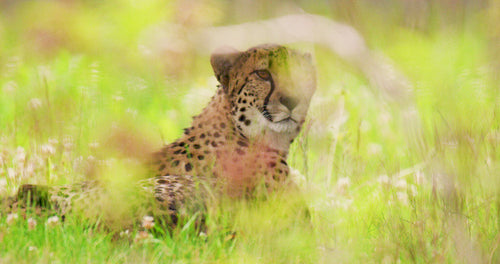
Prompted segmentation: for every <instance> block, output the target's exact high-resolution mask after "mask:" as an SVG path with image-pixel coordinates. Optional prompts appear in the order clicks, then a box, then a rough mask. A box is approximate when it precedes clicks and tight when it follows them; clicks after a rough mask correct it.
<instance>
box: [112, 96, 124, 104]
mask: <svg viewBox="0 0 500 264" xmlns="http://www.w3.org/2000/svg"><path fill="white" fill-rule="evenodd" d="M111 98H113V100H115V101H117V102H119V101H123V96H121V95H113V96H112V97H111Z"/></svg>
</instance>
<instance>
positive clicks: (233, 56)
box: [210, 47, 241, 93]
mask: <svg viewBox="0 0 500 264" xmlns="http://www.w3.org/2000/svg"><path fill="white" fill-rule="evenodd" d="M240 54H241V52H240V51H238V50H236V49H233V48H230V47H223V48H218V49H217V50H216V51H215V52H213V53H212V56H211V57H210V64H212V68H213V69H214V73H215V77H217V80H218V81H219V83H220V84H221V85H222V88H223V89H224V91H225V92H226V93H227V92H228V90H229V71H230V70H231V67H233V65H234V63H235V62H236V60H237V59H238V57H239V56H240Z"/></svg>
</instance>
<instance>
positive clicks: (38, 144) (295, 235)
mask: <svg viewBox="0 0 500 264" xmlns="http://www.w3.org/2000/svg"><path fill="white" fill-rule="evenodd" d="M181 2H182V1H180V2H175V1H171V2H170V1H167V2H166V3H165V2H162V1H144V2H139V1H118V0H113V1H107V2H106V4H103V3H100V2H99V1H82V2H80V1H66V2H65V1H23V2H12V1H11V2H9V1H6V2H5V3H1V4H0V5H1V6H2V10H1V13H0V14H1V15H0V45H1V46H0V192H1V193H0V196H2V197H6V196H10V195H13V194H14V193H15V191H16V189H17V187H18V186H19V185H20V184H23V183H40V184H48V185H58V184H65V183H74V182H79V181H82V180H85V179H89V178H91V179H100V180H101V181H103V182H106V183H107V188H106V189H107V190H106V195H105V196H104V197H103V198H101V199H100V200H99V201H98V204H96V205H93V206H91V207H89V208H84V210H83V212H84V213H83V214H82V215H80V214H75V215H72V216H69V217H67V218H66V221H65V222H64V223H62V221H61V220H60V219H59V220H56V219H57V218H54V215H48V216H47V215H45V216H44V215H37V214H35V213H31V212H29V213H27V214H21V213H19V214H18V215H17V218H16V217H15V215H12V214H11V215H7V214H6V213H5V212H0V262H1V263H499V262H500V249H499V247H500V233H499V229H500V93H499V79H498V77H496V76H497V75H498V74H499V71H498V68H495V63H497V59H498V58H497V59H495V57H494V54H498V47H496V48H495V45H493V44H492V43H494V42H492V39H494V37H495V30H496V32H497V33H496V36H497V37H498V36H499V35H500V33H498V32H500V29H499V28H498V26H497V23H496V22H495V19H496V17H498V16H496V15H495V12H496V11H495V10H496V9H495V7H494V6H493V7H490V8H488V7H484V8H482V9H478V10H476V11H474V12H470V13H467V14H464V16H463V17H461V18H460V19H458V20H457V21H458V22H456V21H455V20H453V18H450V20H452V21H451V22H450V21H445V22H443V21H441V22H439V21H438V20H439V19H436V17H440V16H439V15H436V12H437V13H438V14H439V12H440V10H438V11H436V10H434V9H433V10H434V11H433V12H434V13H433V14H434V15H433V16H432V17H434V18H433V19H432V18H431V19H429V21H430V22H429V23H430V25H427V26H426V27H425V28H424V29H419V28H415V27H409V26H407V25H406V26H405V25H402V24H398V23H397V21H398V20H397V17H399V16H401V15H402V14H401V13H398V12H397V11H394V10H393V9H389V10H387V9H383V8H382V9H380V7H377V8H374V9H371V8H369V6H363V5H362V6H361V7H359V10H358V11H357V12H360V13H358V14H364V15H366V16H363V18H360V17H358V19H357V20H356V19H354V20H356V21H355V22H356V23H353V24H354V25H355V26H356V28H358V29H359V30H360V32H361V33H362V34H363V35H364V36H365V37H366V38H367V43H368V44H369V45H370V46H371V47H372V48H374V49H375V50H377V51H380V52H381V53H383V54H384V55H385V56H387V57H389V58H390V59H391V60H392V61H393V62H394V63H395V64H396V65H397V68H398V69H399V70H401V71H402V72H403V73H404V74H405V75H406V76H407V77H408V79H409V81H410V82H411V84H412V88H413V90H414V96H415V98H414V101H415V112H414V115H413V116H414V117H415V118H414V119H408V117H407V116H406V115H405V111H406V108H405V107H402V106H400V105H398V104H397V103H394V102H389V101H386V100H384V99H383V98H381V97H380V96H379V95H378V93H377V92H376V91H375V92H374V89H373V88H369V86H370V85H369V83H368V81H367V79H366V77H365V76H362V75H361V74H359V73H358V71H357V70H355V69H354V68H353V67H352V65H349V64H347V63H345V62H343V61H341V60H339V58H338V57H336V56H335V54H333V53H332V52H331V51H329V50H325V49H323V48H321V47H317V48H316V50H315V53H316V61H317V65H318V79H319V85H318V90H317V93H316V95H315V98H314V99H313V104H312V106H311V110H310V114H309V121H308V126H306V129H304V131H303V132H302V134H301V136H300V138H299V140H296V141H295V143H294V144H293V145H292V149H291V153H290V156H289V163H290V164H291V166H292V167H294V168H295V169H296V170H297V173H296V174H297V175H298V176H297V180H298V181H299V183H300V187H301V191H300V193H290V192H287V193H284V194H275V195H272V196H271V197H269V198H268V199H267V200H265V201H231V202H227V203H223V205H222V206H219V207H214V208H212V209H211V210H210V213H209V215H208V219H207V226H208V229H207V232H206V233H202V234H199V233H197V232H195V230H194V228H193V226H192V223H188V224H187V225H186V226H181V227H179V228H178V229H176V230H175V231H174V232H173V234H169V235H155V236H153V235H150V234H149V233H148V232H144V231H143V230H144V229H143V228H142V227H141V226H140V223H139V224H136V225H134V226H132V227H131V224H133V223H137V219H141V218H142V217H143V215H140V214H139V215H134V214H133V213H131V212H136V213H137V212H140V209H137V208H136V207H137V203H134V201H133V199H131V198H130V197H131V195H130V189H129V188H128V187H129V186H130V185H131V183H132V182H135V181H136V180H138V179H141V178H142V177H144V176H145V175H144V174H143V173H142V169H143V168H141V166H140V164H141V162H142V161H143V160H144V157H145V156H146V155H147V153H149V152H150V151H153V150H155V149H157V148H159V147H160V146H161V145H162V144H164V143H167V142H171V141H173V140H175V138H176V137H178V136H179V135H181V133H182V128H184V127H187V126H189V124H190V119H191V116H193V115H195V114H197V113H198V112H199V111H200V110H201V109H202V107H203V106H204V104H205V103H206V102H207V101H208V99H209V98H210V95H211V94H212V93H213V92H214V91H215V84H216V81H215V78H214V77H213V74H212V71H211V68H210V65H209V57H208V56H207V55H196V54H195V53H190V52H189V51H188V52H186V53H185V54H183V55H182V56H178V54H177V56H176V54H154V55H153V56H146V55H145V53H144V52H143V49H142V47H141V46H140V45H139V46H138V44H137V43H138V41H139V40H140V39H141V34H142V32H143V31H144V30H145V29H146V28H147V27H148V26H151V25H154V24H157V23H161V22H162V21H165V20H167V21H177V22H179V21H181V22H183V23H185V24H186V25H188V26H193V27H194V26H196V25H206V24H225V23H229V22H233V20H235V16H237V15H233V16H225V15H224V14H225V12H228V10H231V9H230V6H229V4H228V3H226V2H224V1H214V3H212V2H210V4H209V1H200V2H199V3H198V2H195V1H193V2H194V3H196V4H193V6H187V7H186V6H183V4H182V3H181ZM323 4H324V3H323ZM305 5H306V6H305V7H304V8H306V10H308V11H316V12H322V14H324V15H327V16H330V17H331V18H334V19H336V18H338V19H342V16H341V15H339V13H335V12H330V13H329V12H328V11H325V8H324V7H323V6H321V4H318V6H316V5H314V4H305ZM492 5H494V4H492ZM498 7H499V6H498V4H496V8H498ZM190 8H191V9H190ZM464 8H465V7H464ZM269 9H271V8H269ZM176 10H177V12H176ZM186 10H189V12H191V13H189V12H188V11H186ZM200 10H202V11H203V12H202V11H200ZM207 10H208V11H207ZM266 10H268V9H266ZM320 10H323V11H320ZM180 11H185V12H187V13H189V14H187V15H186V14H184V13H182V12H180ZM389 11H391V12H389ZM442 11H443V12H444V11H446V10H445V9H443V10H442ZM387 12H389V13H390V15H387ZM207 14H209V15H207ZM266 14H267V13H266ZM398 15H399V16H398ZM444 15H445V13H443V16H444ZM384 19H385V20H384ZM455 19H456V18H455ZM381 21H385V22H381ZM497 21H498V19H497ZM350 22H352V21H350ZM492 32H493V33H492ZM495 52H497V53H495ZM181 58H182V59H181ZM497 66H498V65H497ZM409 126H414V127H417V128H418V130H411V131H413V132H414V131H419V132H418V134H415V133H413V134H410V133H408V131H409V129H408V127H409ZM132 197H133V195H132ZM304 201H305V203H306V204H307V207H308V210H309V214H310V217H304V215H303V212H302V211H303V210H302V209H303V204H304ZM103 226H104V228H103ZM233 231H234V232H236V236H234V237H233V235H232V234H233V233H232V232H233Z"/></svg>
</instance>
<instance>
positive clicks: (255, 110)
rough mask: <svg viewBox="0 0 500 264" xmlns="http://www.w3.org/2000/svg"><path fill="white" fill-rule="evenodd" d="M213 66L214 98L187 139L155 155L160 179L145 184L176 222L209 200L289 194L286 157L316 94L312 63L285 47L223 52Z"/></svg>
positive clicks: (186, 133)
mask: <svg viewBox="0 0 500 264" xmlns="http://www.w3.org/2000/svg"><path fill="white" fill-rule="evenodd" d="M210 61H211V64H212V67H213V70H214V73H215V76H216V77H217V80H218V81H219V82H220V86H219V87H218V89H217V92H216V94H215V95H214V96H213V97H212V99H211V101H210V103H209V104H208V106H207V107H205V109H203V111H202V112H201V114H199V115H198V116H196V117H194V119H193V122H192V124H191V126H190V127H188V128H186V129H185V131H184V134H183V135H182V137H180V138H179V139H178V140H176V141H175V142H173V143H171V144H168V145H166V146H164V147H163V148H162V149H161V150H160V151H158V152H157V153H155V154H154V157H153V162H152V167H153V171H154V174H155V177H154V178H151V179H149V180H148V181H147V183H146V184H145V186H149V187H145V188H146V189H147V190H149V191H153V192H154V196H155V199H156V201H157V204H158V205H159V207H160V208H161V209H163V210H166V212H167V213H168V215H170V216H171V217H172V218H173V219H174V222H175V220H176V217H177V214H178V213H179V211H181V210H183V208H185V207H189V206H188V205H187V204H193V203H192V202H190V201H199V200H200V199H201V200H203V199H206V197H208V196H209V195H208V194H221V193H222V194H227V195H228V196H230V197H234V198H237V197H244V196H252V195H253V193H254V192H255V190H256V189H257V188H258V187H259V186H264V190H266V191H272V190H275V189H276V188H280V187H281V186H286V185H287V179H288V173H289V167H288V165H287V162H286V159H287V154H288V149H289V146H290V144H291V142H292V141H293V140H294V138H295V137H296V136H297V135H298V133H299V132H300V128H301V126H302V124H303V123H304V120H305V118H306V114H307V109H308V107H309V102H310V99H311V96H312V94H313V93H314V90H315V87H316V79H315V69H314V66H313V63H312V60H311V57H310V55H308V54H302V53H299V52H297V51H294V50H291V49H289V48H286V47H283V46H278V45H262V46H257V47H254V48H251V49H249V50H247V51H244V52H239V51H236V50H232V49H225V50H218V51H216V52H215V53H214V54H213V55H212V56H211V60H210ZM151 186H152V187H151ZM195 204H197V203H195ZM197 206H199V204H197Z"/></svg>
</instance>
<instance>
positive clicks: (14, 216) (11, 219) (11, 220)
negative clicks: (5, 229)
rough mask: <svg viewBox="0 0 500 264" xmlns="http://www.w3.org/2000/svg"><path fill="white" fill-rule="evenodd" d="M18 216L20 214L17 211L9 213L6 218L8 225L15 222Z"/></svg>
mask: <svg viewBox="0 0 500 264" xmlns="http://www.w3.org/2000/svg"><path fill="white" fill-rule="evenodd" d="M18 218H19V215H18V214H17V213H12V214H8V215H7V219H6V222H7V225H12V224H14V223H15V222H16V221H17V219H18Z"/></svg>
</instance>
